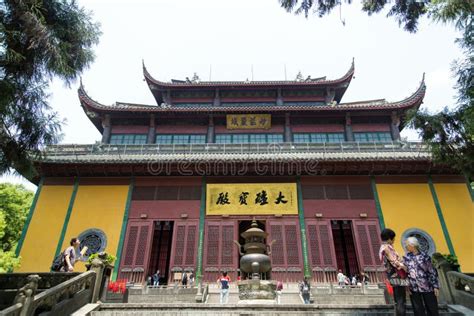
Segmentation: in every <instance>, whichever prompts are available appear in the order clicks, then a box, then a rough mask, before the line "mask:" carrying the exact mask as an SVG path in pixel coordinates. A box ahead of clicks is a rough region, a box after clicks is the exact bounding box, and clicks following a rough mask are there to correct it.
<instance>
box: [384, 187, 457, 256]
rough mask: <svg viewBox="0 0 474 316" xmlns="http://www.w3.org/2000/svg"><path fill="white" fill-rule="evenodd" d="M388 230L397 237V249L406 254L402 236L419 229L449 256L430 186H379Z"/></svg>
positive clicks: (438, 249)
mask: <svg viewBox="0 0 474 316" xmlns="http://www.w3.org/2000/svg"><path fill="white" fill-rule="evenodd" d="M377 192H378V195H379V200H380V206H381V208H382V213H383V218H384V222H385V227H387V228H390V229H392V230H394V231H395V233H396V234H397V236H396V240H395V244H394V245H395V249H396V250H397V251H398V253H400V254H403V253H404V250H403V248H402V245H401V242H400V240H401V236H402V234H403V232H404V231H405V230H407V229H410V228H420V229H422V230H424V231H425V232H427V233H428V234H430V236H431V237H432V238H433V240H434V242H435V245H436V251H437V252H441V253H449V250H448V246H447V244H446V240H445V238H444V234H443V229H442V227H441V223H440V221H439V218H438V214H437V212H436V207H435V204H434V202H433V197H432V195H431V191H430V188H429V186H428V183H400V184H385V183H384V184H377Z"/></svg>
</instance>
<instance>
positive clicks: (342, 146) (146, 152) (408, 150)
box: [40, 142, 430, 161]
mask: <svg viewBox="0 0 474 316" xmlns="http://www.w3.org/2000/svg"><path fill="white" fill-rule="evenodd" d="M314 153H318V154H321V155H324V154H327V155H330V156H332V155H334V154H371V155H373V154H379V155H381V157H385V156H387V155H390V157H392V156H397V155H401V156H403V157H405V156H406V155H409V156H410V157H411V156H413V157H420V158H427V157H430V148H429V146H428V145H426V144H423V143H420V142H339V143H242V144H217V143H206V144H140V145H134V144H128V145H126V144H125V145H116V144H90V145H67V144H64V145H52V146H48V147H47V148H45V150H44V151H43V153H42V154H43V155H42V157H40V159H42V160H46V161H56V160H65V159H66V160H76V161H81V160H103V159H141V158H146V159H150V158H153V157H156V156H167V155H185V156H188V155H192V156H195V155H198V156H199V155H209V154H211V155H212V154H214V155H215V154H218V155H223V154H224V155H236V154H240V155H278V154H314Z"/></svg>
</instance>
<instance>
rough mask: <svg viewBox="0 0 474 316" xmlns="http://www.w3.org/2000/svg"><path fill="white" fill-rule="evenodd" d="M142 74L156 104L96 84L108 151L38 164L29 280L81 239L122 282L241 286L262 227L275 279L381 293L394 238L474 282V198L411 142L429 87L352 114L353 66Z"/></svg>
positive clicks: (100, 147)
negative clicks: (383, 248) (108, 100)
mask: <svg viewBox="0 0 474 316" xmlns="http://www.w3.org/2000/svg"><path fill="white" fill-rule="evenodd" d="M143 72H144V77H145V81H146V83H147V84H148V87H149V88H150V91H151V93H152V94H153V96H154V98H155V100H156V104H152V105H144V104H134V103H124V102H116V103H115V104H112V105H105V104H102V103H99V102H97V101H95V100H94V99H92V98H91V97H90V96H89V95H88V94H87V93H86V90H85V88H84V86H83V85H82V83H81V86H80V88H79V91H78V94H79V100H80V104H81V106H82V108H83V109H84V111H85V113H86V115H87V117H88V118H89V120H90V121H91V123H92V124H91V128H97V129H98V130H99V131H100V133H101V135H102V139H101V141H98V142H97V143H95V144H90V145H56V146H50V147H48V148H46V149H45V150H44V155H42V157H41V158H37V159H36V161H35V167H36V170H37V172H38V176H37V177H36V178H35V179H34V181H35V182H36V183H37V184H38V190H37V193H36V195H35V198H34V201H33V205H32V207H31V211H30V213H29V216H28V219H27V224H26V225H25V229H24V231H23V234H22V237H21V240H20V243H19V245H18V249H17V254H19V255H20V256H21V257H22V260H21V268H19V269H17V271H18V272H30V271H49V269H50V266H51V262H52V260H53V258H54V257H55V256H56V255H57V254H58V253H60V251H61V250H63V249H65V248H66V247H67V246H68V245H69V240H70V238H71V237H79V238H80V240H81V241H82V245H87V246H88V248H89V250H88V251H87V253H86V257H87V255H90V254H91V253H94V252H99V251H106V252H107V253H109V254H113V255H116V256H117V260H116V261H115V267H114V271H113V277H114V278H120V279H128V280H131V281H134V282H143V281H144V280H146V278H147V277H148V276H150V275H151V274H153V273H154V272H156V270H160V274H161V276H162V280H161V282H172V281H173V277H174V273H175V272H177V273H179V272H182V271H194V273H195V275H196V277H197V278H199V279H201V278H202V279H203V280H204V281H212V282H214V281H215V280H216V278H217V276H218V274H219V273H220V272H221V271H227V272H228V273H229V274H230V276H231V278H233V279H235V278H236V277H237V275H238V274H239V269H238V267H239V251H238V247H237V246H236V245H235V243H234V241H238V242H240V243H241V244H242V243H243V240H242V239H241V237H240V234H241V233H242V232H243V231H245V230H247V229H248V228H249V227H250V225H251V221H252V219H254V218H255V219H256V220H257V222H258V226H259V228H261V229H263V230H264V231H265V232H267V233H268V237H267V240H266V243H267V244H268V245H270V244H271V249H272V251H271V255H270V258H271V263H272V271H271V274H268V275H266V276H264V278H265V277H266V278H272V279H279V280H284V281H297V280H301V279H303V277H309V278H311V279H312V280H314V281H315V282H321V281H328V280H334V278H335V275H336V272H337V270H338V269H342V270H343V271H344V272H345V273H346V275H354V274H356V273H359V272H361V271H362V270H363V271H365V272H366V273H368V274H369V275H371V276H372V277H373V280H376V279H378V278H379V276H380V274H381V271H382V269H381V263H380V260H379V259H378V249H379V246H380V237H379V235H380V231H381V229H383V228H384V227H390V228H392V229H393V230H394V231H395V232H396V233H397V239H396V241H395V246H396V248H397V250H398V251H399V252H401V253H403V251H404V250H403V248H402V241H403V240H404V239H406V238H407V237H409V236H416V237H417V238H419V240H420V242H421V245H422V249H423V251H426V252H428V253H430V254H432V253H434V252H440V253H443V254H453V255H456V256H457V257H458V259H459V263H460V265H461V270H462V271H463V272H474V255H473V251H474V238H473V233H472V225H473V222H474V221H473V195H472V192H471V191H470V186H469V185H468V183H467V181H466V179H465V178H464V177H463V176H462V175H460V174H459V173H458V172H457V171H455V170H453V169H452V168H451V167H450V166H447V165H440V164H435V163H433V161H432V158H431V154H430V151H429V148H428V147H427V146H426V145H424V144H421V143H419V142H409V141H403V140H401V139H400V131H401V130H402V129H403V128H404V127H405V125H406V113H407V111H409V110H413V109H414V110H416V109H418V107H419V106H420V105H421V104H422V102H423V97H424V95H425V90H426V86H425V82H424V78H423V79H422V81H421V83H420V84H419V86H418V87H417V88H416V89H414V90H415V91H414V92H413V94H411V95H410V96H408V97H407V98H404V99H402V100H401V101H395V102H390V101H386V100H385V99H376V100H368V101H359V102H348V103H344V102H342V99H343V96H344V93H345V92H346V90H347V88H348V86H349V84H350V82H351V80H352V79H353V77H354V63H352V65H351V66H350V67H349V69H348V71H347V73H345V74H344V75H343V76H342V77H340V78H338V79H332V80H330V79H326V77H320V78H311V77H307V78H304V77H303V76H298V78H297V79H296V80H285V81H248V80H247V81H232V82H230V81H201V80H200V79H199V78H198V77H197V76H194V77H192V79H189V78H186V79H185V80H171V81H169V82H164V81H159V80H157V79H155V78H154V77H152V76H151V75H150V73H149V72H148V71H147V69H146V68H145V66H144V67H143ZM374 80H375V79H374ZM76 268H77V269H78V270H79V271H81V270H84V269H85V267H84V264H83V263H79V264H78V265H77V266H76Z"/></svg>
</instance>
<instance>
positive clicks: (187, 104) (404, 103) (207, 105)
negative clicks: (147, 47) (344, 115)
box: [78, 62, 426, 131]
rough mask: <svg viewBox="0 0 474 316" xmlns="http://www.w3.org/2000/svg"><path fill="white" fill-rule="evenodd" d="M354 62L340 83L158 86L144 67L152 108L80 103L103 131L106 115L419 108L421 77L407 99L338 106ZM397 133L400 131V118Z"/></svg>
mask: <svg viewBox="0 0 474 316" xmlns="http://www.w3.org/2000/svg"><path fill="white" fill-rule="evenodd" d="M354 70H355V67H354V62H352V64H351V66H350V68H349V70H348V71H347V72H346V73H345V74H344V75H343V76H342V77H340V78H338V79H333V80H328V79H326V77H320V78H316V79H311V78H310V77H308V78H306V79H301V80H284V81H198V80H189V79H186V80H174V79H173V80H171V81H170V82H164V81H159V80H157V79H155V78H154V77H152V76H151V75H150V73H149V72H148V70H147V69H146V67H145V66H143V74H144V77H145V81H146V82H147V84H148V87H149V88H150V91H151V92H152V94H153V96H154V97H155V100H156V103H157V104H155V105H147V104H134V103H127V102H116V103H114V104H112V105H105V104H102V103H99V102H97V101H95V100H93V99H92V98H91V97H89V95H88V94H87V93H86V91H85V89H84V86H83V85H82V84H81V86H80V88H79V91H78V93H79V99H80V101H81V105H82V107H83V108H84V110H85V112H86V114H87V115H88V117H89V119H90V120H91V121H92V122H93V123H94V125H95V126H96V127H97V128H98V129H99V130H100V131H102V123H101V121H102V119H103V115H104V114H112V115H113V114H123V113H129V114H131V115H132V114H134V115H137V114H144V115H146V114H150V113H154V114H158V115H166V114H171V113H173V114H175V113H195V114H199V113H201V114H208V113H249V112H252V113H254V112H266V113H274V112H334V113H336V112H348V111H350V112H351V113H356V112H361V111H364V112H366V111H371V112H373V111H387V112H393V111H397V112H399V114H403V113H404V112H405V111H406V110H408V109H410V108H418V107H419V106H420V104H421V103H422V101H423V97H424V95H425V90H426V86H425V81H424V75H423V78H422V80H421V83H420V85H419V87H418V89H417V90H416V91H415V92H414V93H413V94H412V95H410V96H409V97H407V98H405V99H403V100H401V101H395V102H389V101H387V100H385V99H375V100H366V101H358V102H348V103H341V100H342V97H343V95H344V93H345V91H346V90H347V88H348V86H349V84H350V82H351V80H352V78H353V76H354ZM400 117H401V127H403V123H404V122H403V115H400Z"/></svg>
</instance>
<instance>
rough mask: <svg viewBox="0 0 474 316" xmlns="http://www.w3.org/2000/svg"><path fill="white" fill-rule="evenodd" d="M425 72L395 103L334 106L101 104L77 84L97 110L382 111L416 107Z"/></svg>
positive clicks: (87, 104)
mask: <svg viewBox="0 0 474 316" xmlns="http://www.w3.org/2000/svg"><path fill="white" fill-rule="evenodd" d="M424 77H425V76H424V74H423V78H422V81H421V83H420V86H419V87H418V89H417V90H416V91H415V93H413V94H412V95H410V96H409V97H407V98H405V99H403V100H401V101H396V102H388V101H386V100H385V99H377V100H368V101H359V102H350V103H340V104H335V105H320V103H319V102H308V103H307V105H303V104H302V103H296V104H291V103H290V104H288V105H285V104H283V105H282V106H278V105H272V106H265V107H261V106H257V105H255V104H251V105H249V106H242V105H239V106H238V107H237V106H235V107H234V106H229V105H225V106H222V105H221V106H214V105H212V104H210V103H209V104H208V105H207V106H203V105H202V104H200V105H194V106H193V105H190V106H187V107H180V106H168V107H162V106H156V105H145V104H133V103H125V102H116V103H115V104H111V105H104V104H101V103H99V102H97V101H94V100H93V99H92V98H90V97H89V96H88V95H87V93H86V92H85V90H84V87H83V85H82V84H81V86H80V87H79V90H78V94H79V99H80V100H81V104H82V105H83V107H84V108H85V110H86V112H87V111H93V112H94V111H99V112H154V113H160V112H161V113H167V112H182V113H186V112H221V113H222V112H242V111H244V112H258V111H262V110H265V111H272V112H278V111H341V110H342V111H347V110H370V109H374V110H384V109H406V108H412V107H418V106H419V105H420V104H421V102H422V101H423V98H424V96H425V91H426V85H425V80H424Z"/></svg>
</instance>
